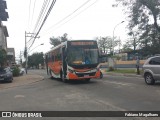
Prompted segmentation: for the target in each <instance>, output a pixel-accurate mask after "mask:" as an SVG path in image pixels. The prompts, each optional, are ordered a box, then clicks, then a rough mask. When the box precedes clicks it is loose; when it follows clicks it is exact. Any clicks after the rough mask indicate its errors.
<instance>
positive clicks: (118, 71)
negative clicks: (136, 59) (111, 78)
mask: <svg viewBox="0 0 160 120" xmlns="http://www.w3.org/2000/svg"><path fill="white" fill-rule="evenodd" d="M106 72H112V73H122V74H136V73H137V71H136V68H135V69H125V68H124V69H115V70H109V69H107V70H106ZM140 73H142V70H141V69H140Z"/></svg>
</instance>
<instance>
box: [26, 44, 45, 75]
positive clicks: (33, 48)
mask: <svg viewBox="0 0 160 120" xmlns="http://www.w3.org/2000/svg"><path fill="white" fill-rule="evenodd" d="M41 45H44V43H41V44H40V45H38V46H36V47H35V48H37V47H39V46H41ZM35 48H33V49H32V50H34V49H35ZM32 50H30V51H28V52H26V68H25V69H26V74H27V67H28V54H29V52H31V51H32Z"/></svg>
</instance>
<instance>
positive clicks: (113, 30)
mask: <svg viewBox="0 0 160 120" xmlns="http://www.w3.org/2000/svg"><path fill="white" fill-rule="evenodd" d="M122 23H124V21H122V22H120V23H118V24H117V25H116V26H115V27H114V29H113V40H112V49H113V56H114V31H115V29H116V27H117V26H118V25H120V24H122Z"/></svg>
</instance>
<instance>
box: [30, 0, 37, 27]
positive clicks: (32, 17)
mask: <svg viewBox="0 0 160 120" xmlns="http://www.w3.org/2000/svg"><path fill="white" fill-rule="evenodd" d="M36 1H37V0H35V1H34V5H33V11H32V17H31V25H32V21H33V16H34V10H35V5H36Z"/></svg>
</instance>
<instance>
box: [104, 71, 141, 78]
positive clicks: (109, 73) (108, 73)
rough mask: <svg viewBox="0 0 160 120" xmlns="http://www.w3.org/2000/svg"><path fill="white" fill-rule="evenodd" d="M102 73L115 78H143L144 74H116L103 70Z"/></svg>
mask: <svg viewBox="0 0 160 120" xmlns="http://www.w3.org/2000/svg"><path fill="white" fill-rule="evenodd" d="M102 73H103V74H104V75H114V76H126V77H143V76H142V74H140V75H137V74H127V73H126V74H123V73H114V72H105V70H102Z"/></svg>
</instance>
